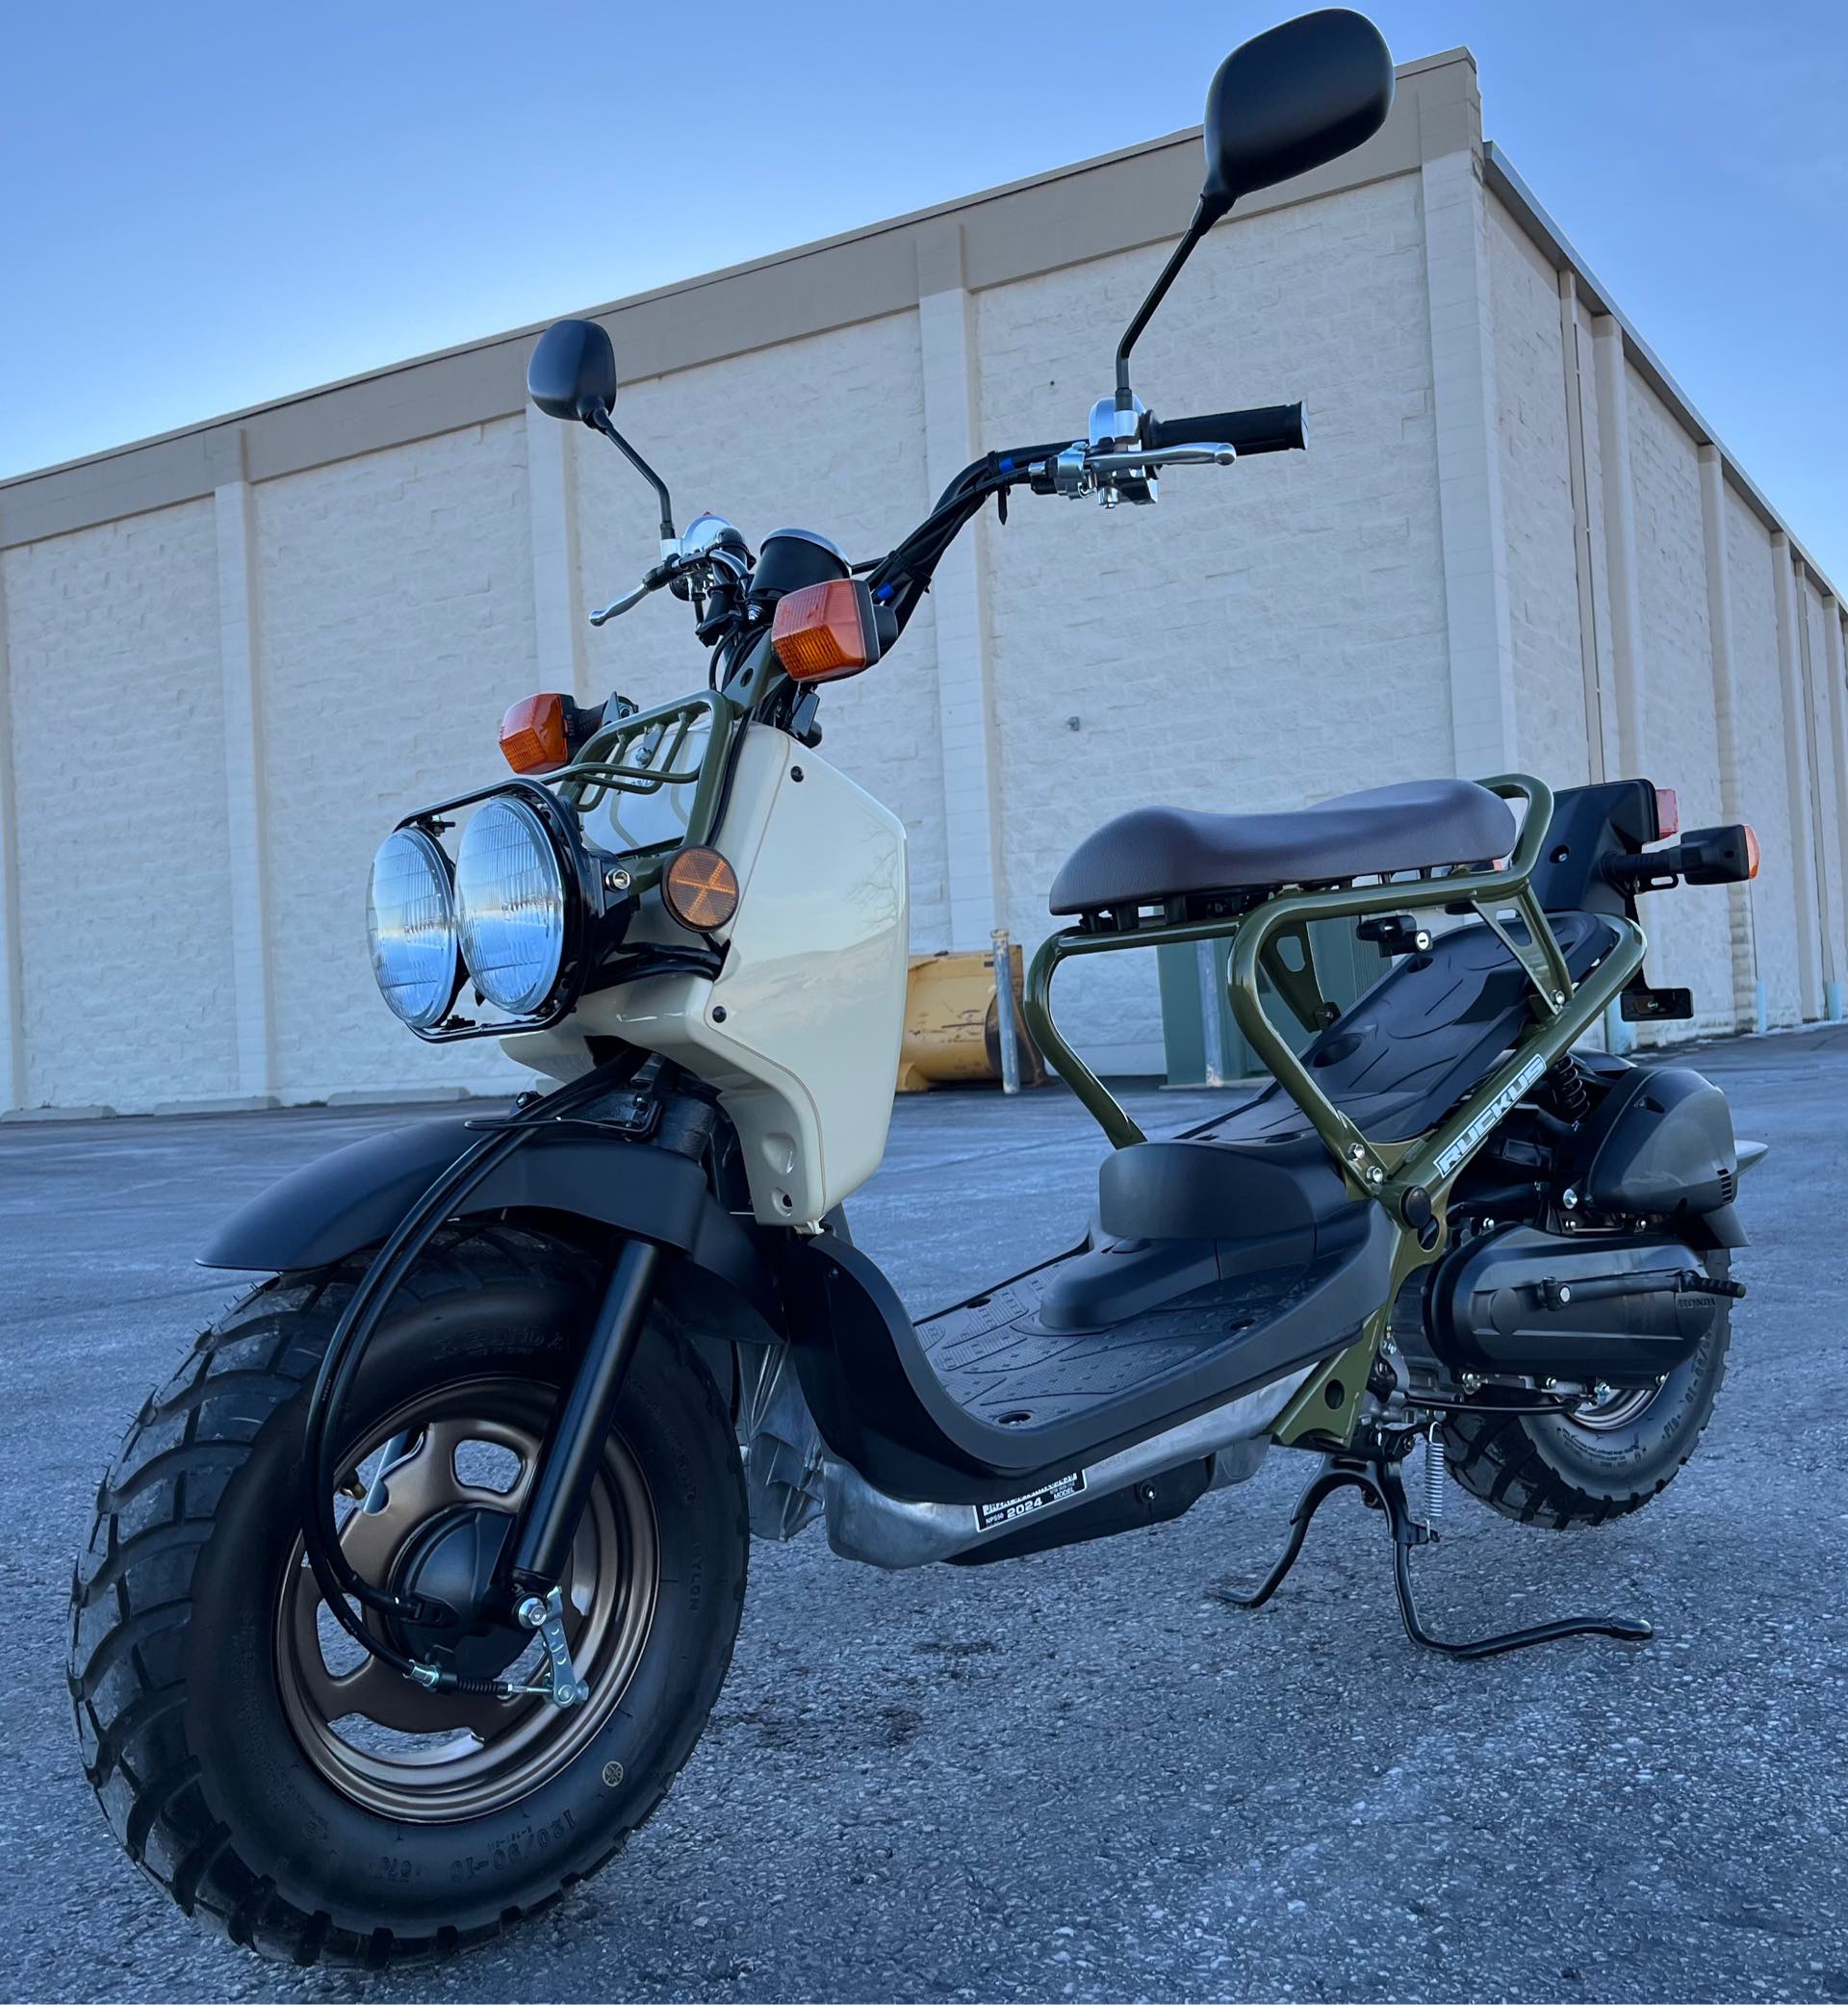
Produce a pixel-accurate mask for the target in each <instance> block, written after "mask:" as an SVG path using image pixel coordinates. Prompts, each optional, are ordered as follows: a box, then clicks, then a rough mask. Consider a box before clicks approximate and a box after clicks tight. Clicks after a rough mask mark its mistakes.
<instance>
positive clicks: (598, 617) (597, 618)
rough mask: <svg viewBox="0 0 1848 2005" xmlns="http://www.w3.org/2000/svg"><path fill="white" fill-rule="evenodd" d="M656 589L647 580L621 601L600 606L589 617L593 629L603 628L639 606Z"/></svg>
mask: <svg viewBox="0 0 1848 2005" xmlns="http://www.w3.org/2000/svg"><path fill="white" fill-rule="evenodd" d="M654 589H655V587H654V586H653V585H651V584H650V583H649V582H648V581H647V579H646V578H644V579H643V581H642V582H641V583H640V584H638V585H637V586H636V587H635V589H634V590H633V591H632V592H625V593H624V594H623V596H622V597H621V598H620V599H612V600H611V601H610V602H609V604H607V605H600V606H598V607H597V609H596V610H595V611H594V612H592V613H591V614H589V615H588V618H589V620H590V624H591V625H592V626H593V627H602V626H603V625H605V624H606V623H607V622H608V621H610V620H613V619H615V618H616V617H617V616H618V615H619V614H621V613H626V612H628V611H629V608H630V607H631V606H636V605H639V604H641V603H642V601H643V600H644V599H646V598H647V597H648V595H649V593H650V592H652V591H653V590H654Z"/></svg>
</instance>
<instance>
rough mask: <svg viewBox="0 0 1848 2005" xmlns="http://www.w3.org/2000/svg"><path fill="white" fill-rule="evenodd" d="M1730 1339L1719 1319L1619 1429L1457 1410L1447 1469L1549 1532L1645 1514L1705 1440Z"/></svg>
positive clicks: (1449, 1432)
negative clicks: (1650, 1504) (1693, 1349)
mask: <svg viewBox="0 0 1848 2005" xmlns="http://www.w3.org/2000/svg"><path fill="white" fill-rule="evenodd" d="M1729 1336H1730V1319H1729V1318H1726V1317H1722V1318H1721V1320H1720V1324H1719V1326H1718V1328H1717V1329H1715V1330H1714V1332H1713V1333H1712V1335H1711V1336H1709V1337H1707V1339H1706V1340H1705V1341H1704V1342H1703V1343H1702V1345H1701V1346H1700V1348H1699V1350H1696V1351H1695V1352H1694V1354H1693V1356H1692V1357H1690V1358H1688V1359H1687V1360H1686V1362H1685V1363H1683V1364H1681V1365H1678V1366H1677V1367H1676V1369H1675V1370H1674V1371H1673V1372H1671V1373H1670V1374H1669V1375H1668V1376H1667V1377H1666V1378H1665V1379H1664V1380H1663V1381H1662V1384H1661V1385H1660V1387H1659V1388H1658V1389H1657V1390H1656V1392H1655V1396H1654V1397H1653V1398H1652V1399H1650V1400H1648V1401H1646V1402H1645V1403H1643V1404H1642V1405H1641V1406H1640V1407H1639V1408H1637V1409H1635V1410H1632V1411H1629V1412H1624V1411H1623V1409H1622V1408H1620V1407H1616V1408H1614V1410H1615V1411H1616V1412H1617V1413H1618V1415H1619V1416H1620V1418H1619V1423H1618V1424H1617V1425H1614V1426H1590V1425H1587V1424H1585V1423H1583V1422H1579V1421H1576V1420H1569V1419H1567V1418H1566V1417H1565V1416H1564V1415H1563V1414H1556V1413H1547V1414H1506V1413H1470V1412H1467V1411H1466V1412H1463V1413H1453V1414H1451V1415H1450V1416H1449V1418H1448V1419H1446V1421H1445V1422H1444V1425H1443V1428H1442V1430H1441V1431H1442V1434H1443V1439H1444V1446H1445V1448H1446V1450H1447V1451H1448V1453H1449V1459H1450V1474H1451V1475H1452V1476H1453V1477H1455V1478H1456V1479H1457V1481H1458V1482H1460V1483H1461V1484H1462V1485H1463V1487H1464V1488H1465V1489H1466V1490H1468V1491H1469V1493H1470V1494H1471V1496H1473V1497H1476V1498H1479V1499H1480V1500H1481V1501H1482V1502H1483V1503H1484V1504H1487V1505H1488V1506H1489V1508H1490V1509H1491V1510H1495V1511H1499V1512H1501V1515H1502V1516H1503V1517H1504V1518H1512V1519H1514V1520H1515V1521H1516V1523H1517V1524H1522V1525H1539V1526H1543V1527H1545V1528H1546V1529H1549V1530H1553V1531H1570V1530H1574V1529H1578V1528H1579V1527H1581V1526H1585V1525H1603V1524H1604V1523H1606V1522H1607V1521H1608V1520H1609V1519H1612V1518H1621V1517H1627V1516H1628V1515H1629V1514H1630V1512H1631V1511H1638V1510H1641V1509H1642V1507H1643V1505H1644V1504H1648V1503H1649V1502H1651V1500H1652V1499H1654V1498H1656V1497H1659V1496H1660V1495H1661V1493H1662V1492H1663V1491H1664V1490H1665V1489H1667V1487H1668V1485H1669V1484H1670V1483H1671V1482H1672V1481H1673V1480H1674V1479H1675V1478H1676V1477H1677V1476H1678V1475H1680V1473H1681V1470H1682V1468H1683V1467H1684V1466H1685V1465H1686V1463H1687V1460H1688V1457H1689V1456H1690V1455H1692V1454H1693V1452H1694V1451H1695V1449H1696V1448H1697V1447H1698V1446H1699V1445H1700V1439H1701V1435H1702V1434H1703V1432H1705V1430H1706V1427H1707V1421H1708V1420H1709V1419H1710V1418H1711V1417H1712V1413H1713V1402H1714V1401H1715V1400H1716V1399H1717V1398H1718V1397H1719V1391H1720V1386H1721V1384H1722V1382H1723V1381H1724V1379H1725V1377H1726V1351H1727V1343H1728V1340H1729ZM1481 1397H1482V1398H1483V1399H1490V1398H1493V1397H1494V1394H1493V1391H1492V1390H1485V1391H1484V1392H1483V1394H1482V1395H1481Z"/></svg>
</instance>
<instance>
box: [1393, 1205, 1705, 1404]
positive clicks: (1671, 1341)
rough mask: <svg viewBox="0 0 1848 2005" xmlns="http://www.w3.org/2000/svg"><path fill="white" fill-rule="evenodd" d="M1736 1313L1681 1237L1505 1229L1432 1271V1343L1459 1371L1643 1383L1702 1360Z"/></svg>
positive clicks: (1428, 1326) (1428, 1301)
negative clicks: (1697, 1357)
mask: <svg viewBox="0 0 1848 2005" xmlns="http://www.w3.org/2000/svg"><path fill="white" fill-rule="evenodd" d="M1731 1306H1732V1304H1731V1298H1729V1297H1727V1296H1724V1295H1719V1294H1715V1293H1714V1292H1712V1288H1711V1284H1710V1282H1709V1280H1708V1277H1707V1274H1706V1273H1705V1272H1703V1271H1702V1268H1701V1263H1700V1259H1699V1256H1698V1255H1697V1254H1696V1253H1695V1252H1694V1250H1693V1249H1692V1248H1691V1247H1687V1246H1685V1245H1684V1244H1683V1243H1682V1242H1681V1241H1680V1240H1679V1239H1673V1238H1667V1237H1663V1238H1660V1239H1655V1238H1651V1239H1647V1240H1643V1239H1620V1238H1615V1237H1613V1238H1608V1239H1605V1238H1598V1237H1585V1238H1576V1237H1575V1238H1565V1237H1563V1236H1561V1235H1560V1234H1558V1233H1553V1232H1542V1231H1540V1230H1539V1229H1538V1228H1537V1227H1535V1226H1532V1225H1503V1226H1501V1227H1499V1228H1497V1229H1496V1230H1494V1231H1492V1232H1486V1233H1483V1234H1482V1235H1481V1236H1480V1237H1479V1238H1476V1239H1473V1240H1471V1241H1469V1242H1468V1243H1467V1244H1465V1245H1464V1246H1461V1247H1457V1248H1456V1249H1455V1250H1454V1251H1453V1252H1451V1253H1450V1254H1449V1255H1448V1256H1447V1257H1446V1258H1445V1259H1443V1260H1441V1261H1440V1262H1439V1263H1438V1264H1437V1266H1436V1267H1435V1268H1434V1269H1433V1270H1432V1271H1431V1275H1430V1279H1429V1281H1428V1282H1427V1284H1426V1291H1425V1297H1424V1334H1425V1336H1426V1338H1427V1340H1428V1342H1429V1345H1430V1349H1431V1351H1432V1354H1433V1355H1434V1356H1435V1357H1436V1359H1437V1360H1438V1362H1439V1363H1441V1364H1443V1365H1445V1366H1447V1367H1449V1368H1450V1370H1451V1371H1453V1372H1480V1373H1483V1374H1487V1375H1501V1376H1507V1375H1514V1376H1520V1377H1534V1378H1572V1379H1579V1380H1588V1381H1591V1382H1594V1383H1595V1382H1598V1381H1600V1380H1602V1381H1604V1383H1607V1384H1626V1383H1629V1384H1637V1383H1643V1382H1646V1381H1648V1380H1651V1379H1655V1378H1659V1377H1660V1376H1661V1375H1663V1374H1664V1373H1667V1372H1671V1371H1673V1370H1674V1369H1675V1367H1676V1366H1677V1365H1679V1364H1681V1362H1682V1361H1683V1360H1684V1359H1685V1358H1687V1357H1689V1356H1691V1355H1692V1353H1693V1352H1694V1350H1696V1349H1697V1347H1698V1346H1699V1345H1700V1344H1701V1342H1702V1341H1703V1339H1705V1338H1706V1337H1707V1336H1709V1335H1710V1334H1712V1332H1713V1331H1714V1330H1716V1329H1717V1328H1718V1327H1719V1326H1720V1325H1721V1324H1722V1323H1723V1322H1724V1321H1725V1319H1726V1318H1727V1316H1728V1314H1729V1313H1730V1310H1731Z"/></svg>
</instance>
